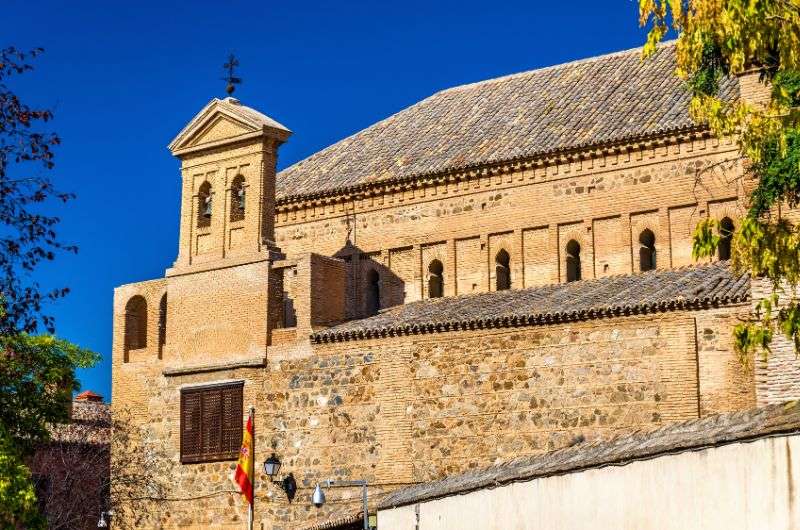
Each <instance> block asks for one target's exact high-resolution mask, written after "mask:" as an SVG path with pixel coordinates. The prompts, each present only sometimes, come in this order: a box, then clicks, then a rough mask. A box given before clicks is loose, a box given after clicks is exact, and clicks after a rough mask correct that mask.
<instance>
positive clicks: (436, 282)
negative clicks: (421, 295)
mask: <svg viewBox="0 0 800 530" xmlns="http://www.w3.org/2000/svg"><path fill="white" fill-rule="evenodd" d="M443 272H444V267H443V266H442V262H441V261H439V260H438V259H435V260H433V261H431V264H430V265H428V274H429V277H428V298H441V297H442V296H444V278H443V276H442V274H443Z"/></svg>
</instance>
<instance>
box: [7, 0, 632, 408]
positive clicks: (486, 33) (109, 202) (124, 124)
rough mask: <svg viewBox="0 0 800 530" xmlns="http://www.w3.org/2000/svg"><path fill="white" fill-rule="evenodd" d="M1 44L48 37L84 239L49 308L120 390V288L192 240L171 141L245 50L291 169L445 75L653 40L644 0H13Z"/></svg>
mask: <svg viewBox="0 0 800 530" xmlns="http://www.w3.org/2000/svg"><path fill="white" fill-rule="evenodd" d="M4 4H5V6H4V8H3V18H4V21H3V22H4V23H3V33H2V35H0V46H7V45H14V46H17V47H20V48H30V47H34V46H43V47H44V48H45V49H46V53H45V55H44V56H42V57H41V58H40V59H39V60H37V61H36V63H35V66H36V70H35V71H34V72H33V73H31V74H26V75H25V76H23V77H20V78H18V79H16V80H14V82H13V83H12V87H14V89H15V90H17V91H18V93H19V94H20V95H22V96H23V97H24V99H26V100H27V101H28V102H30V103H33V104H36V105H41V106H48V107H50V108H52V109H53V110H54V111H55V114H56V119H55V121H54V122H53V123H52V126H53V128H54V129H55V130H56V131H57V132H58V133H59V134H60V135H61V137H62V141H63V145H62V146H61V147H60V148H59V150H58V152H57V159H56V168H55V170H54V171H53V172H52V175H51V176H52V178H53V180H54V181H55V182H56V184H57V185H58V186H59V187H60V188H62V189H64V190H68V191H73V192H75V193H77V195H78V199H77V200H75V201H73V202H71V203H69V204H68V205H67V206H66V207H63V208H61V207H58V206H56V205H54V206H53V208H54V209H56V210H57V211H58V213H59V215H60V216H61V217H62V224H61V229H60V233H61V235H62V237H63V239H64V240H66V241H68V242H72V243H76V244H77V245H78V246H79V247H80V252H79V254H78V255H77V256H69V255H67V256H61V257H59V258H58V259H57V261H55V262H54V263H53V264H51V265H47V266H44V267H42V268H41V269H40V270H38V271H37V273H36V279H37V280H39V281H40V282H41V283H43V284H44V285H46V286H62V285H66V286H69V287H70V288H71V289H72V293H71V294H70V295H69V296H68V297H67V298H66V299H64V300H62V301H60V302H58V303H57V304H55V305H53V306H52V307H49V308H48V311H49V312H50V313H51V314H53V315H54V316H55V317H56V326H57V332H58V334H59V335H61V336H63V337H65V338H67V339H70V340H72V341H73V342H77V343H78V344H81V345H83V346H86V347H88V348H92V349H94V350H96V351H98V352H100V353H101V354H102V355H103V361H102V362H101V363H100V364H99V365H98V366H96V367H95V368H92V369H90V370H85V371H82V372H81V373H80V377H81V380H82V383H83V388H84V389H92V390H94V391H96V392H99V393H101V394H103V395H104V396H105V397H106V398H107V399H108V398H109V397H110V396H111V373H110V353H111V316H112V296H113V289H114V287H115V286H117V285H120V284H124V283H130V282H136V281H140V280H146V279H151V278H157V277H161V276H163V273H164V270H165V269H166V268H167V267H169V266H170V265H171V263H172V261H173V260H174V259H175V256H176V253H177V239H178V215H179V211H178V208H179V192H180V188H179V184H180V182H179V177H180V175H179V172H178V162H177V160H175V159H173V158H172V157H171V155H170V154H169V152H168V151H167V149H166V145H167V144H168V143H169V141H170V140H172V138H173V137H174V136H175V135H176V134H177V133H178V131H180V129H181V128H182V127H183V126H184V125H185V123H186V122H187V121H188V120H189V119H191V118H192V116H194V114H195V113H196V112H197V111H199V110H200V109H201V108H202V107H203V106H204V105H205V104H206V103H207V102H208V100H209V99H211V98H212V97H215V96H216V97H222V96H224V86H225V85H224V83H223V82H222V81H220V80H219V78H220V77H221V76H222V68H221V65H222V64H223V63H224V62H225V58H226V57H227V55H228V53H229V52H231V51H233V52H234V53H235V54H236V55H237V56H238V58H239V61H240V63H241V67H240V69H239V75H240V76H241V77H242V78H244V84H243V85H241V86H240V87H239V88H238V89H237V92H236V97H238V98H239V99H240V100H241V101H242V102H243V103H244V104H246V105H249V106H252V107H254V108H256V109H258V110H260V111H262V112H264V113H266V114H268V115H270V116H272V117H274V118H275V119H277V120H278V121H279V122H281V123H283V124H284V125H286V126H287V127H289V128H290V129H292V130H293V131H294V135H293V136H292V138H291V139H290V140H289V142H288V143H287V144H285V145H284V146H283V147H282V148H281V152H280V159H279V168H283V167H286V166H288V165H290V164H292V163H294V162H296V161H298V160H301V159H303V158H305V157H307V156H309V155H311V154H312V153H314V152H315V151H317V150H319V149H321V148H323V147H325V146H327V145H330V144H331V143H333V142H335V141H337V140H339V139H341V138H344V137H345V136H348V135H350V134H352V133H354V132H356V131H358V130H360V129H363V128H364V127H367V126H369V125H370V124H372V123H374V122H376V121H378V120H380V119H383V118H385V117H386V116H389V115H391V114H393V113H395V112H397V111H399V110H401V109H402V108H404V107H407V106H409V105H411V104H413V103H415V102H416V101H419V100H420V99H423V98H425V97H427V96H429V95H431V94H433V93H434V92H436V91H438V90H441V89H443V88H447V87H451V86H454V85H459V84H463V83H469V82H473V81H479V80H482V79H488V78H491V77H497V76H501V75H506V74H510V73H514V72H521V71H525V70H531V69H534V68H538V67H541V66H547V65H551V64H557V63H561V62H565V61H570V60H574V59H580V58H584V57H589V56H592V55H598V54H602V53H606V52H611V51H616V50H621V49H626V48H632V47H636V46H639V45H640V44H641V43H642V42H643V40H644V32H643V31H642V30H640V29H639V28H638V24H637V5H638V2H635V1H633V0H617V1H613V2H608V1H602V2H598V1H596V0H594V1H582V0H573V1H571V2H540V1H535V0H529V1H527V2H502V1H498V2H492V3H490V4H487V3H486V2H477V1H472V0H460V1H446V2H437V1H424V2H421V1H416V0H409V1H405V2H336V3H334V2H330V3H323V2H302V1H297V0H296V1H294V2H273V1H266V2H265V1H260V2H242V1H233V0H228V1H216V2H206V1H201V0H193V1H191V2H188V1H187V2H181V3H178V2H170V1H163V0H162V1H161V2H150V1H140V2H131V3H122V2H102V3H101V2H94V1H75V0H73V1H71V2H66V1H63V2H55V1H45V2H32V1H30V0H28V1H18V0H11V1H10V2H8V1H7V2H4Z"/></svg>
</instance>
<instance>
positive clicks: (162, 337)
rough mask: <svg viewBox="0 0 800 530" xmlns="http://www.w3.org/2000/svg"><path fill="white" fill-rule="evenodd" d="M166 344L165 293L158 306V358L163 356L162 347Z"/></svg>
mask: <svg viewBox="0 0 800 530" xmlns="http://www.w3.org/2000/svg"><path fill="white" fill-rule="evenodd" d="M166 343H167V293H164V296H162V297H161V302H160V303H159V304H158V358H159V359H161V357H162V356H163V354H164V345H165V344H166Z"/></svg>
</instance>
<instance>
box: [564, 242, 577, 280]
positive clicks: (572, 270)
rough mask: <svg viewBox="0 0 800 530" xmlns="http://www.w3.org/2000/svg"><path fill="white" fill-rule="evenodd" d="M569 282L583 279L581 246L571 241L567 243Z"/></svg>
mask: <svg viewBox="0 0 800 530" xmlns="http://www.w3.org/2000/svg"><path fill="white" fill-rule="evenodd" d="M566 250H567V281H568V282H577V281H579V280H580V279H581V246H580V244H579V243H578V242H577V241H575V240H574V239H571V240H570V242H569V243H567V249H566Z"/></svg>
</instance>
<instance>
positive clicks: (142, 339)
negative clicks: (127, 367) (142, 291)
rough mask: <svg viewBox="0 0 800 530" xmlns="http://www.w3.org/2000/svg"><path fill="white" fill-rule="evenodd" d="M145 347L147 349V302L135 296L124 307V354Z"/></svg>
mask: <svg viewBox="0 0 800 530" xmlns="http://www.w3.org/2000/svg"><path fill="white" fill-rule="evenodd" d="M145 347H147V302H146V301H145V299H144V298H143V297H142V296H138V295H137V296H134V297H133V298H131V299H130V300H128V303H127V304H126V305H125V352H126V353H127V352H128V351H129V350H138V349H140V348H145ZM126 360H127V359H126Z"/></svg>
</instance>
